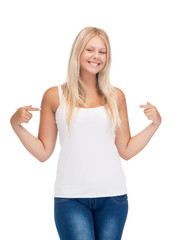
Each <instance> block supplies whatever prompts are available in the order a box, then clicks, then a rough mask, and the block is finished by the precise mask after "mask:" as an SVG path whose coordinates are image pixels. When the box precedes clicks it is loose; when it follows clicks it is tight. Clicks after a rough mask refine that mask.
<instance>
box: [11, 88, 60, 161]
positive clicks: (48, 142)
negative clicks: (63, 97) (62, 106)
mask: <svg viewBox="0 0 178 240" xmlns="http://www.w3.org/2000/svg"><path fill="white" fill-rule="evenodd" d="M54 96H56V88H55V87H53V88H49V89H48V90H47V91H46V92H45V93H44V95H43V98H42V103H41V111H40V124H39V132H38V137H34V136H33V135H32V134H31V133H30V132H28V131H27V130H26V129H25V128H24V127H23V126H22V125H20V124H19V123H20V122H21V123H22V122H25V123H27V122H28V121H29V119H28V120H27V117H28V116H30V117H31V116H32V114H31V113H29V112H28V111H33V110H34V108H32V107H24V108H20V109H18V110H17V112H16V113H15V114H14V115H13V116H12V117H11V119H10V123H11V125H12V128H13V130H14V131H15V133H16V134H17V136H18V137H19V139H20V141H21V142H22V144H23V145H24V147H25V148H26V149H27V150H28V151H29V152H30V153H31V154H32V155H33V156H34V157H35V158H37V159H38V160H39V161H40V162H44V161H46V160H47V159H48V158H49V157H50V156H51V154H52V152H53V150H54V147H55V143H56V138H57V126H56V123H55V118H54V111H53V110H54V109H53V108H52V106H53V105H54ZM27 110H28V111H27Z"/></svg>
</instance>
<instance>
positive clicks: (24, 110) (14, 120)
mask: <svg viewBox="0 0 178 240" xmlns="http://www.w3.org/2000/svg"><path fill="white" fill-rule="evenodd" d="M39 110H40V108H34V107H32V105H29V106H24V107H21V108H18V109H17V111H16V112H15V113H14V114H13V115H12V117H11V119H10V122H11V125H13V124H14V125H18V124H21V123H28V122H29V121H30V119H31V118H32V116H33V115H32V114H31V113H30V112H28V111H39Z"/></svg>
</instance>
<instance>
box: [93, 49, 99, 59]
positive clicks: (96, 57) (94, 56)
mask: <svg viewBox="0 0 178 240" xmlns="http://www.w3.org/2000/svg"><path fill="white" fill-rule="evenodd" d="M98 57H99V54H98V52H97V51H95V52H94V53H93V58H94V59H98Z"/></svg>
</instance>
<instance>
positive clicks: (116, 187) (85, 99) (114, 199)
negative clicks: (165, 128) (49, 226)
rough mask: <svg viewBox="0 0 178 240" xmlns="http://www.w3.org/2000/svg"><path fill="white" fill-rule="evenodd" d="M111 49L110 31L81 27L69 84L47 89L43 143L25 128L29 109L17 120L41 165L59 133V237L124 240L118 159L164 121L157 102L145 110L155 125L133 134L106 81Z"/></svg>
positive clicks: (124, 199) (124, 198)
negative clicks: (108, 32)
mask: <svg viewBox="0 0 178 240" xmlns="http://www.w3.org/2000/svg"><path fill="white" fill-rule="evenodd" d="M110 65H111V48H110V42H109V38H108V36H107V34H106V32H105V31H104V30H102V29H100V28H96V27H86V28H84V29H82V30H81V31H80V32H79V34H78V35H77V37H76V38H75V40H74V43H73V46H72V49H71V54H70V58H69V63H68V74H67V81H66V82H65V83H64V84H61V85H59V86H55V87H51V88H49V89H47V90H46V91H45V93H44V95H43V98H42V103H41V111H40V125H39V133H38V138H36V137H34V136H33V135H31V134H30V133H29V132H28V131H27V130H26V129H25V128H24V127H23V126H22V125H21V124H22V123H28V122H29V120H30V119H31V118H32V114H31V113H30V111H38V110H40V109H39V108H34V107H32V105H30V106H24V107H21V108H19V109H17V111H16V112H15V113H14V114H13V115H12V117H11V119H10V122H11V125H12V128H13V130H14V131H15V133H16V134H17V136H18V137H19V139H20V140H21V142H22V143H23V145H24V146H25V148H26V149H27V150H28V151H29V152H30V153H31V154H32V155H33V156H34V157H36V158H37V159H38V160H39V161H40V162H45V161H46V160H48V159H49V158H50V156H51V154H52V153H53V150H54V147H55V144H56V138H57V132H58V130H59V139H60V145H61V151H60V154H59V159H58V166H57V174H56V181H55V186H54V218H55V224H56V228H57V231H58V234H59V237H60V239H61V240H68V239H70V240H79V239H81V240H84V239H85V240H94V239H97V240H116V239H117V240H119V239H121V237H122V233H123V229H124V225H125V222H126V218H127V214H128V195H127V187H126V181H125V180H126V179H125V174H124V172H123V169H122V165H121V160H120V157H122V158H123V159H124V160H129V159H131V158H132V157H133V156H135V155H136V154H137V153H138V152H140V151H141V150H142V149H143V148H144V147H145V146H146V144H147V143H148V142H149V140H150V139H151V137H152V136H153V134H154V133H155V132H156V130H157V129H158V127H159V125H160V124H161V116H160V114H159V112H158V110H157V109H156V107H155V106H154V105H152V104H151V103H149V102H147V105H140V107H143V108H145V110H144V113H145V115H146V116H147V117H148V119H149V120H152V123H151V124H150V125H149V126H147V127H146V128H145V129H143V130H142V131H141V132H140V133H139V134H137V135H136V136H134V137H131V135H130V128H129V121H128V115H127V106H126V99H125V95H124V93H123V91H122V90H121V89H119V88H117V87H113V86H112V85H111V83H110V81H109V70H110Z"/></svg>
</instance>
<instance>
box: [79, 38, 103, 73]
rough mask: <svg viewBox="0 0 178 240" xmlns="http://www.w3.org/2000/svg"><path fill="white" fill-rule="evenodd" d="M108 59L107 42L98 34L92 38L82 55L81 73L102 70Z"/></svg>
mask: <svg viewBox="0 0 178 240" xmlns="http://www.w3.org/2000/svg"><path fill="white" fill-rule="evenodd" d="M106 59H107V49H106V45H105V42H104V41H103V40H102V39H101V38H100V37H98V36H94V37H93V38H91V39H90V40H89V41H88V42H87V44H86V46H85V47H84V50H83V52H82V54H81V56H80V71H81V73H82V74H83V73H91V74H96V73H98V72H99V71H101V70H102V69H103V68H104V66H105V64H106Z"/></svg>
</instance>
